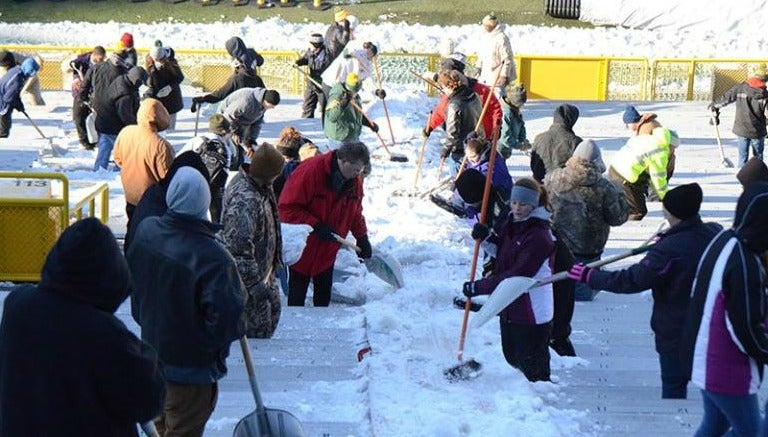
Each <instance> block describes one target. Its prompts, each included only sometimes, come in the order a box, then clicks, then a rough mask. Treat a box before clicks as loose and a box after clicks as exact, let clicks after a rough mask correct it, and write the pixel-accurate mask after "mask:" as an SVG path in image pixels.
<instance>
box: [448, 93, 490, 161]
mask: <svg viewBox="0 0 768 437" xmlns="http://www.w3.org/2000/svg"><path fill="white" fill-rule="evenodd" d="M482 111H483V108H482V106H481V105H480V99H478V98H477V94H475V93H474V92H473V91H472V90H471V89H470V88H469V87H466V86H464V85H461V86H459V87H458V88H456V89H455V90H454V91H453V93H451V95H450V96H449V97H448V106H447V107H446V108H445V134H446V135H445V139H444V140H443V151H442V156H448V155H449V154H450V155H452V156H453V157H454V159H457V160H460V159H461V158H462V157H463V156H464V140H465V139H466V138H467V135H469V133H470V132H472V131H474V130H475V125H476V124H477V120H478V119H479V118H480V113H481V112H482ZM481 126H482V125H481ZM481 129H483V128H482V127H481ZM485 134H486V133H485V130H484V129H483V131H482V132H478V135H479V136H485Z"/></svg>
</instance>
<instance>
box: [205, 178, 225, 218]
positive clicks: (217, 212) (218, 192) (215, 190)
mask: <svg viewBox="0 0 768 437" xmlns="http://www.w3.org/2000/svg"><path fill="white" fill-rule="evenodd" d="M226 184H227V172H226V171H225V170H222V171H221V172H220V173H219V174H218V175H216V177H215V178H214V179H213V180H212V181H211V206H210V207H209V208H208V211H210V213H211V222H213V223H217V224H218V223H221V210H222V204H223V202H224V188H225V186H226Z"/></svg>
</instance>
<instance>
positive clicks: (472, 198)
mask: <svg viewBox="0 0 768 437" xmlns="http://www.w3.org/2000/svg"><path fill="white" fill-rule="evenodd" d="M456 191H458V192H459V196H460V197H461V200H463V201H464V202H466V203H477V202H480V201H481V200H483V191H485V176H484V175H483V174H482V173H480V172H479V171H477V170H475V169H473V168H470V169H467V170H464V171H463V172H461V174H460V175H459V177H458V178H457V179H456Z"/></svg>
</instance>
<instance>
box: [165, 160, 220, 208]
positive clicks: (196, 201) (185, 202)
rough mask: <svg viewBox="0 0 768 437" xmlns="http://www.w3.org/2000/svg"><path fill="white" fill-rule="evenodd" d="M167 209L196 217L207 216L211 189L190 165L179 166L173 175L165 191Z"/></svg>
mask: <svg viewBox="0 0 768 437" xmlns="http://www.w3.org/2000/svg"><path fill="white" fill-rule="evenodd" d="M165 203H167V204H168V210H169V211H172V212H175V213H177V214H183V215H187V216H190V217H194V218H197V219H201V220H205V219H207V218H208V207H210V206H211V189H210V188H209V187H208V181H206V180H205V178H204V177H203V175H202V174H200V172H199V171H197V170H195V169H194V168H191V167H181V168H180V169H178V170H177V171H176V174H175V175H173V179H171V183H170V184H168V190H167V191H166V193H165Z"/></svg>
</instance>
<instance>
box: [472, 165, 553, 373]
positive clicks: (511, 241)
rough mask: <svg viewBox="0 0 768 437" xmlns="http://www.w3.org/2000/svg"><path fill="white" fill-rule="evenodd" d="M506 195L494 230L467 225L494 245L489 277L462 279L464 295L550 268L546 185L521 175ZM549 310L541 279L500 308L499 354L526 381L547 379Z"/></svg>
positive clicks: (486, 291) (538, 274)
mask: <svg viewBox="0 0 768 437" xmlns="http://www.w3.org/2000/svg"><path fill="white" fill-rule="evenodd" d="M510 200H511V205H510V206H511V209H512V211H511V213H510V215H509V218H508V219H507V221H506V222H505V223H504V224H503V225H502V226H501V228H500V232H499V233H498V234H496V233H495V232H493V231H491V229H489V228H488V227H486V226H484V225H482V224H477V225H475V228H474V229H473V230H472V238H475V239H477V238H480V239H483V240H487V242H489V243H495V244H496V245H497V247H498V251H497V256H496V264H495V266H494V267H493V271H492V273H491V274H490V275H489V276H488V277H485V278H483V279H480V280H477V281H473V282H466V283H464V289H463V293H464V295H465V296H467V297H475V296H478V295H482V294H491V293H492V292H493V291H494V290H495V289H496V286H498V285H499V283H500V282H501V281H502V280H504V279H506V278H509V277H512V276H527V277H530V278H544V277H548V276H550V275H551V274H552V271H551V268H550V264H551V260H552V258H553V256H554V253H555V243H554V238H553V236H552V232H551V230H550V224H549V218H550V213H549V211H548V210H547V205H548V203H549V201H548V197H547V193H546V191H545V190H544V188H543V187H542V186H541V185H539V183H538V182H536V181H534V180H533V179H530V178H523V179H519V180H518V181H517V182H516V183H515V185H514V186H513V187H512V193H511V195H510ZM553 312H554V304H553V298H552V285H545V286H542V287H539V288H536V289H534V290H531V292H529V293H525V294H523V295H522V296H521V297H519V298H518V299H517V300H515V301H514V302H512V303H511V304H510V305H509V306H507V307H506V308H504V310H502V311H501V313H500V314H499V325H500V330H501V347H502V350H503V352H504V358H506V360H507V362H508V363H509V364H510V365H511V366H512V367H515V368H517V369H520V371H522V372H523V374H524V375H525V377H526V378H528V380H529V381H531V382H535V381H549V375H550V369H549V336H550V331H551V329H552V316H553Z"/></svg>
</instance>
